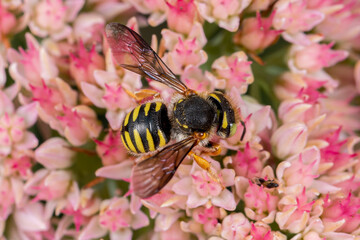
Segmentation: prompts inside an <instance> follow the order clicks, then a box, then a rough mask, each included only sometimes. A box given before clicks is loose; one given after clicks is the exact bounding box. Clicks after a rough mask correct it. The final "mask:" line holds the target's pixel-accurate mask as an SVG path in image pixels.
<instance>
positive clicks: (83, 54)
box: [70, 42, 105, 86]
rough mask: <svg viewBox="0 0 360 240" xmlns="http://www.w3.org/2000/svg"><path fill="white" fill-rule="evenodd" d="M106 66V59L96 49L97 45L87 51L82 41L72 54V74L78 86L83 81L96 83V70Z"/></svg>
mask: <svg viewBox="0 0 360 240" xmlns="http://www.w3.org/2000/svg"><path fill="white" fill-rule="evenodd" d="M104 68H105V62H104V59H103V58H102V57H101V56H100V55H99V54H98V53H97V52H96V51H95V45H93V47H92V48H91V50H90V51H87V50H86V48H85V46H84V44H83V43H82V42H80V43H79V47H78V49H77V51H75V53H72V54H70V74H71V76H72V77H73V78H74V79H75V81H76V83H77V85H78V86H81V82H89V83H95V79H94V71H95V70H96V69H104Z"/></svg>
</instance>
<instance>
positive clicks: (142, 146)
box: [134, 129, 145, 153]
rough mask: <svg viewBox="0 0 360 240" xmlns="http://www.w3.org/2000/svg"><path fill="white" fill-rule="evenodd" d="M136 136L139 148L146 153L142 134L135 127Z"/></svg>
mask: <svg viewBox="0 0 360 240" xmlns="http://www.w3.org/2000/svg"><path fill="white" fill-rule="evenodd" d="M134 138H135V143H136V147H137V149H138V150H139V151H140V152H142V153H144V152H145V149H144V145H143V143H142V141H141V137H140V134H139V132H138V130H136V129H134Z"/></svg>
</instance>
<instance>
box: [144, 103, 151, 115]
mask: <svg viewBox="0 0 360 240" xmlns="http://www.w3.org/2000/svg"><path fill="white" fill-rule="evenodd" d="M150 106H151V103H147V104H146V105H145V108H144V111H145V116H147V115H148V114H149V110H150Z"/></svg>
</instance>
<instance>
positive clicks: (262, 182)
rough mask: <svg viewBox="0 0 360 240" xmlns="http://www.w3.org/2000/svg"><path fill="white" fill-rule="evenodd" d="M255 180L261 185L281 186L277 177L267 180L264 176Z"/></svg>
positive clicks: (269, 186)
mask: <svg viewBox="0 0 360 240" xmlns="http://www.w3.org/2000/svg"><path fill="white" fill-rule="evenodd" d="M253 182H254V183H255V184H256V185H258V186H259V187H261V186H263V187H266V188H270V189H271V188H277V187H279V183H278V182H277V181H276V180H275V179H269V180H265V179H264V178H259V177H257V178H254V180H253Z"/></svg>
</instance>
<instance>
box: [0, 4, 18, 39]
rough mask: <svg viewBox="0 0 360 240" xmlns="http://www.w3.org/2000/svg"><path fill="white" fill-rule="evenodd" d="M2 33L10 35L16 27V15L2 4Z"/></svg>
mask: <svg viewBox="0 0 360 240" xmlns="http://www.w3.org/2000/svg"><path fill="white" fill-rule="evenodd" d="M0 19H1V24H0V35H4V36H5V35H8V34H9V33H11V32H12V31H13V30H14V28H15V27H16V24H17V22H16V17H15V15H14V14H12V13H11V12H9V11H7V9H6V8H4V7H3V6H2V4H0Z"/></svg>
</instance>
